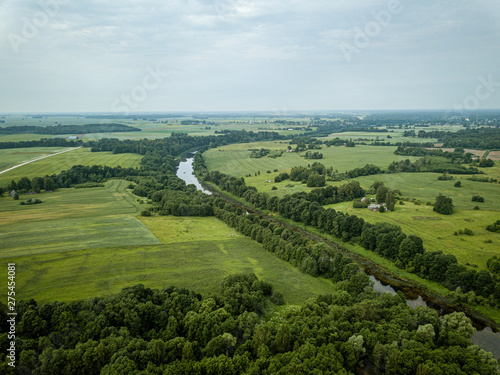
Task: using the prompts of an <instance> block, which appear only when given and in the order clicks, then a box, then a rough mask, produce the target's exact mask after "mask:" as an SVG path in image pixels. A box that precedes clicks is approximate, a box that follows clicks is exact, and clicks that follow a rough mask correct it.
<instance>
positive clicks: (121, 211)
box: [0, 180, 160, 259]
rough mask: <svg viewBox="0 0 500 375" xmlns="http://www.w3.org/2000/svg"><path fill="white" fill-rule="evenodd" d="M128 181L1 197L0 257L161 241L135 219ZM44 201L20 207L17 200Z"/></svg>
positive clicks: (138, 207)
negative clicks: (101, 185)
mask: <svg viewBox="0 0 500 375" xmlns="http://www.w3.org/2000/svg"><path fill="white" fill-rule="evenodd" d="M127 185H128V182H127V181H123V180H111V181H109V182H107V183H106V187H104V188H92V189H61V190H56V191H55V192H52V193H41V194H37V195H22V196H21V197H20V200H18V201H15V200H13V199H12V198H7V197H4V198H2V199H0V211H1V215H0V228H1V229H0V258H4V259H12V258H13V257H17V256H24V255H34V254H41V253H52V252H66V251H72V250H78V249H89V248H97V247H107V246H118V245H144V244H158V243H160V241H159V240H158V239H157V238H156V237H155V236H154V235H153V234H152V233H151V232H150V231H149V229H148V228H147V227H146V226H145V225H144V224H143V223H142V222H141V221H139V220H138V219H137V218H136V215H138V214H139V213H140V211H141V210H142V206H141V205H139V204H138V203H136V202H135V201H134V199H133V197H132V196H131V195H130V194H129V193H127V192H126V191H125V187H126V186H127ZM28 198H38V199H40V200H42V202H43V203H41V204H36V205H28V206H22V205H20V204H19V203H20V201H21V200H25V199H28Z"/></svg>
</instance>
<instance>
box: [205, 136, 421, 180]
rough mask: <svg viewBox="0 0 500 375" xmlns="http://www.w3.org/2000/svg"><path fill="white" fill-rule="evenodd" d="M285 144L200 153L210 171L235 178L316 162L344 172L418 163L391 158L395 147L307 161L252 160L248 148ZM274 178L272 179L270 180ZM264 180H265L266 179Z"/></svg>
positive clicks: (287, 156)
mask: <svg viewBox="0 0 500 375" xmlns="http://www.w3.org/2000/svg"><path fill="white" fill-rule="evenodd" d="M288 144H289V143H288V142H287V141H275V142H258V143H240V144H234V145H228V146H223V147H218V148H215V149H210V150H208V151H206V152H204V153H203V158H204V159H205V163H206V165H207V167H208V169H209V170H218V171H220V172H222V173H226V174H229V175H232V176H235V177H243V176H246V175H247V174H252V175H253V174H255V173H256V172H258V171H260V173H261V176H262V175H265V174H266V172H267V171H271V172H273V171H274V170H275V169H278V170H279V171H281V172H283V171H284V170H286V171H288V170H290V169H292V167H298V166H307V165H308V164H312V163H314V162H315V161H318V162H320V163H322V164H323V165H325V166H326V167H333V169H336V170H337V171H339V172H345V171H347V170H351V169H354V168H357V167H363V166H364V165H366V164H374V165H376V166H378V167H380V168H383V169H385V168H387V166H388V165H389V164H390V163H391V162H393V161H395V160H396V161H399V160H405V159H410V160H412V161H413V160H417V159H418V157H411V156H399V155H394V154H393V152H394V150H396V147H395V146H364V145H357V146H356V147H334V146H332V147H326V146H323V148H322V149H321V150H318V151H319V152H321V153H322V154H323V159H320V160H309V159H306V158H304V157H302V156H301V155H302V154H303V153H300V154H298V153H295V152H292V153H284V154H283V155H282V156H281V157H278V158H270V157H267V156H265V157H262V158H257V159H256V158H251V157H250V155H251V153H252V152H251V151H248V150H250V149H261V148H266V149H270V150H272V151H275V150H281V151H284V150H286V148H287V146H288ZM273 178H274V177H273ZM266 179H267V178H266Z"/></svg>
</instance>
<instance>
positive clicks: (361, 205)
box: [352, 199, 368, 208]
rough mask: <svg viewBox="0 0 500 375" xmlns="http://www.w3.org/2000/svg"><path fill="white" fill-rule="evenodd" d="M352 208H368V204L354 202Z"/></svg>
mask: <svg viewBox="0 0 500 375" xmlns="http://www.w3.org/2000/svg"><path fill="white" fill-rule="evenodd" d="M352 207H353V208H368V203H367V202H366V201H365V202H361V201H359V200H357V199H356V200H355V201H354V202H353V204H352Z"/></svg>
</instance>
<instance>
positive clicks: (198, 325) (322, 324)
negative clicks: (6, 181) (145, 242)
mask: <svg viewBox="0 0 500 375" xmlns="http://www.w3.org/2000/svg"><path fill="white" fill-rule="evenodd" d="M218 291H219V293H218V294H213V295H208V296H201V295H200V294H197V293H196V292H193V291H190V290H187V289H180V288H176V287H167V288H164V289H162V290H157V289H150V288H146V287H144V286H143V285H135V286H132V287H127V288H124V289H123V290H122V291H121V292H120V293H118V294H115V295H112V296H109V297H95V298H92V299H87V300H79V301H73V302H51V303H44V304H38V303H37V302H36V301H34V300H28V301H19V302H18V306H17V308H16V312H17V316H16V319H17V322H18V324H17V326H16V330H17V331H16V335H17V337H16V348H17V351H18V353H17V354H18V363H17V368H16V369H13V368H11V367H9V366H8V365H7V360H6V355H7V350H8V348H9V346H8V345H9V342H8V340H7V339H6V336H7V333H6V332H7V330H8V326H7V325H8V323H7V319H8V317H7V315H6V314H5V313H4V312H3V311H2V312H0V315H1V316H0V318H1V319H0V325H1V328H2V333H1V334H0V335H1V336H2V337H3V339H2V340H1V341H0V349H1V351H0V369H1V372H2V373H4V374H14V373H36V374H40V375H66V374H85V375H94V374H95V375H98V374H104V375H111V374H120V375H127V374H142V375H153V374H172V375H207V374H225V375H239V374H255V375H257V374H263V373H267V374H285V373H298V374H315V373H318V374H319V373H322V374H332V375H333V374H338V375H353V374H355V373H359V370H360V369H362V368H363V367H365V363H369V364H370V365H371V367H372V368H374V369H375V371H377V373H385V374H400V375H413V374H421V375H431V374H457V375H468V374H480V375H495V374H497V370H496V366H497V365H498V362H497V361H496V360H495V359H494V358H492V356H491V353H486V352H485V351H484V350H481V349H479V348H478V347H477V346H476V345H472V343H471V341H470V338H471V336H472V334H473V332H474V328H473V326H472V324H471V322H470V320H469V319H468V318H467V317H466V316H465V315H464V314H463V313H456V312H455V313H451V314H448V315H445V316H444V317H443V318H442V319H440V318H439V316H438V314H437V312H436V311H434V310H430V309H428V308H421V307H419V308H416V309H412V308H411V307H409V306H407V305H406V304H405V301H404V298H403V297H402V296H401V295H399V294H398V295H395V296H391V295H389V294H387V293H385V294H378V293H375V292H374V291H373V289H372V288H364V289H363V290H361V291H360V290H355V289H354V290H353V289H350V288H349V287H348V283H345V282H339V283H337V284H336V285H335V286H333V287H332V293H331V294H328V295H321V296H318V297H314V298H311V299H310V300H308V301H307V302H305V303H304V304H302V305H301V306H300V307H296V308H285V310H283V312H282V313H281V314H279V315H276V314H274V315H272V316H273V318H272V319H265V318H264V317H263V312H265V311H268V309H269V308H270V307H272V305H273V303H272V302H271V301H272V298H273V296H276V294H277V293H276V291H275V290H274V288H273V286H272V285H271V284H269V283H267V282H265V281H262V280H259V279H258V278H257V277H256V276H255V275H253V274H248V275H230V276H228V277H227V278H225V279H224V280H223V281H222V283H221V284H220V288H219V290H218Z"/></svg>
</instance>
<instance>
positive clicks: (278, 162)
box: [203, 141, 310, 177]
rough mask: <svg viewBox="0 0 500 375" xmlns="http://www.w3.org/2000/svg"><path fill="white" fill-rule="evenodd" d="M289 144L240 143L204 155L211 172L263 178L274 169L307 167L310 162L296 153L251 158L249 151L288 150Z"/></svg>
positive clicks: (283, 142) (212, 150) (284, 142)
mask: <svg viewBox="0 0 500 375" xmlns="http://www.w3.org/2000/svg"><path fill="white" fill-rule="evenodd" d="M287 145H288V142H286V141H282V142H281V143H280V142H256V143H239V144H234V145H228V146H224V147H219V148H215V149H210V150H208V151H207V152H204V153H203V158H204V159H205V163H206V165H207V167H208V169H209V170H216V171H220V172H222V173H226V174H229V175H231V176H235V177H243V176H246V175H247V174H252V175H253V174H254V173H257V172H258V171H260V172H261V177H263V175H265V173H266V171H268V170H270V171H273V170H274V169H278V170H286V169H291V168H292V167H294V166H307V165H308V164H309V163H310V162H309V161H307V160H306V159H304V158H301V157H300V156H299V155H298V154H296V153H285V154H283V155H282V156H281V157H278V158H274V159H273V158H269V157H267V156H266V157H263V158H251V157H250V154H251V153H252V152H251V151H248V150H249V149H261V148H267V149H270V150H273V151H274V150H286V148H287Z"/></svg>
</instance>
